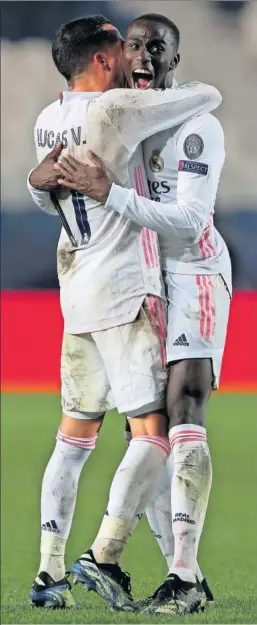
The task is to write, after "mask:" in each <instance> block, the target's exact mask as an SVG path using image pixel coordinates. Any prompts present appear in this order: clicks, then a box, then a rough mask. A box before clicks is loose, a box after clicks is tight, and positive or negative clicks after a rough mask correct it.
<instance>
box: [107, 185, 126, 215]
mask: <svg viewBox="0 0 257 625" xmlns="http://www.w3.org/2000/svg"><path fill="white" fill-rule="evenodd" d="M129 195H130V189H124V188H123V187H120V186H119V185H117V184H115V183H114V182H113V183H112V186H111V190H110V193H109V195H108V198H107V200H106V203H105V208H108V209H112V210H114V211H116V212H117V213H120V215H123V213H124V212H125V210H126V207H127V204H128V202H129Z"/></svg>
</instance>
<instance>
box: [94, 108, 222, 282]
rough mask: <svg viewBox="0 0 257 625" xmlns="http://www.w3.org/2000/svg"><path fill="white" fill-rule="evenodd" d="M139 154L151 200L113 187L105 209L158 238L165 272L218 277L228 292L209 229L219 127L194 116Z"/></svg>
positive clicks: (218, 166)
mask: <svg viewBox="0 0 257 625" xmlns="http://www.w3.org/2000/svg"><path fill="white" fill-rule="evenodd" d="M199 138H200V139H199ZM190 144H191V150H192V151H193V152H194V150H195V154H196V155H197V154H198V152H201V153H200V154H199V155H197V156H196V158H195V157H194V154H193V153H190V151H188V147H187V146H188V145H189V149H190ZM197 150H198V151H197ZM143 154H144V163H145V170H146V174H147V179H148V185H149V191H150V195H151V198H152V199H147V198H144V197H141V196H140V187H138V188H137V191H136V190H134V189H124V188H122V187H120V186H117V185H115V184H113V185H112V188H111V191H110V194H109V197H108V199H107V202H106V208H112V209H113V210H115V211H117V212H118V213H119V214H121V215H123V216H124V217H127V218H129V219H131V220H132V221H133V222H134V223H137V224H139V225H141V226H145V227H147V228H152V229H153V230H154V231H155V232H157V233H158V234H159V242H160V249H161V255H162V264H163V268H164V269H166V270H168V271H170V272H172V273H181V274H217V273H220V274H222V275H223V277H224V280H225V281H226V284H227V286H228V288H229V290H230V292H231V288H232V286H231V263H230V258H229V254H228V250H227V246H226V244H225V242H224V240H223V238H222V237H221V235H220V234H219V232H218V231H217V230H216V228H215V227H214V225H213V213H214V204H215V199H216V194H217V188H218V183H219V179H220V174H221V170H222V167H223V164H224V160H225V150H224V134H223V130H222V127H221V124H220V122H219V121H218V120H217V119H216V118H215V117H214V116H213V115H211V114H205V115H199V116H197V117H194V118H193V119H191V120H189V121H187V122H185V123H184V124H182V125H180V126H178V127H177V128H172V129H169V130H166V131H163V132H161V133H158V134H157V135H155V136H153V137H150V138H149V139H146V141H144V144H143ZM188 154H189V156H188ZM189 157H190V158H189Z"/></svg>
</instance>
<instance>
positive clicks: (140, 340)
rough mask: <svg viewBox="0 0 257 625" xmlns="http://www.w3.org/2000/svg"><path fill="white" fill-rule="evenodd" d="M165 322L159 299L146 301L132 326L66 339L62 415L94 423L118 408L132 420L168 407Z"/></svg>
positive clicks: (63, 346)
mask: <svg viewBox="0 0 257 625" xmlns="http://www.w3.org/2000/svg"><path fill="white" fill-rule="evenodd" d="M165 339H166V317H165V307H164V304H163V302H162V300H160V299H159V298H155V297H152V296H151V297H147V298H146V300H145V302H144V304H143V306H142V308H141V309H140V312H139V315H138V317H137V318H136V320H135V321H134V322H132V323H128V324H125V325H123V326H118V327H115V328H110V329H108V330H101V331H99V332H93V333H91V334H80V335H74V334H73V335H71V334H67V333H65V334H64V337H63V345H62V356H61V380H62V409H63V413H64V414H66V415H68V416H71V417H74V418H78V419H96V418H98V417H100V416H102V415H103V414H104V413H105V412H106V411H107V410H110V409H112V408H117V409H118V411H119V412H121V413H125V414H126V415H127V416H128V417H134V416H139V415H142V414H145V413H147V412H151V411H152V410H158V409H161V408H163V407H164V406H165V391H166V383H167V372H166V362H165Z"/></svg>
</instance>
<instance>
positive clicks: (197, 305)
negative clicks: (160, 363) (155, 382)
mask: <svg viewBox="0 0 257 625" xmlns="http://www.w3.org/2000/svg"><path fill="white" fill-rule="evenodd" d="M164 281H165V285H166V293H167V297H168V336H167V346H166V357H167V363H169V362H173V361H175V360H184V359H187V358H211V360H212V367H213V376H214V380H213V388H215V389H216V388H218V385H219V377H220V371H221V364H222V357H223V352H224V347H225V341H226V333H227V324H228V317H229V307H230V294H229V291H228V289H227V286H226V284H225V282H224V280H223V278H222V276H220V275H215V276H208V275H201V276H195V275H182V274H173V273H169V272H166V271H165V273H164Z"/></svg>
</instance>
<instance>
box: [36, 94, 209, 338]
mask: <svg viewBox="0 0 257 625" xmlns="http://www.w3.org/2000/svg"><path fill="white" fill-rule="evenodd" d="M220 102H221V96H220V94H219V92H218V91H217V90H216V89H215V88H214V87H209V86H208V85H203V84H201V83H193V84H192V85H190V84H189V85H183V86H182V87H180V88H178V89H172V90H167V91H154V90H151V91H145V92H143V91H135V90H123V89H119V90H111V91H109V92H108V93H105V94H102V95H101V94H96V93H80V92H78V93H70V92H64V94H63V98H62V100H58V101H56V102H54V103H52V104H51V105H50V106H48V107H46V108H45V109H44V110H43V111H42V113H41V114H40V115H39V118H38V120H37V123H36V127H35V143H36V149H37V156H38V160H39V162H41V161H42V159H43V158H44V157H45V156H46V154H47V153H48V152H49V151H50V150H51V149H52V148H53V146H54V145H55V144H56V143H57V142H58V141H59V140H61V141H62V143H63V147H64V151H67V152H69V153H71V154H73V155H74V156H75V157H76V158H77V159H78V160H81V161H85V162H86V161H87V149H88V148H90V149H92V150H93V151H94V152H95V153H96V154H97V155H98V156H99V157H100V158H101V159H102V160H103V161H104V163H105V165H106V166H107V169H108V170H109V172H110V173H111V175H112V176H113V179H114V180H115V182H117V183H119V184H122V185H126V186H128V187H130V186H133V187H135V188H137V190H138V192H139V193H140V194H142V195H148V189H147V180H146V176H145V171H144V163H143V154H142V147H141V145H140V143H141V142H142V141H143V140H144V139H146V138H147V137H149V136H151V135H152V134H154V133H156V132H158V131H161V130H163V129H165V128H167V127H170V126H177V125H178V124H181V123H183V122H184V121H185V120H188V119H190V118H191V117H192V116H194V115H195V114H200V113H203V112H206V111H210V110H213V109H215V108H216V107H217V106H218V105H219V104H220ZM28 186H29V189H30V192H31V194H32V197H33V199H34V201H35V202H36V203H37V204H38V205H39V206H40V208H42V209H43V210H46V211H47V212H50V213H52V214H56V210H55V206H54V204H53V203H52V200H51V197H50V194H49V193H44V192H40V191H37V190H36V189H33V188H32V187H31V185H28ZM58 201H59V204H60V206H61V207H62V209H63V212H64V214H65V216H66V219H67V221H68V223H69V226H70V228H71V231H72V233H73V236H74V239H75V241H76V246H74V247H71V244H70V241H69V238H68V236H67V234H66V232H65V230H64V229H62V232H61V236H60V240H59V244H58V253H57V261H58V277H59V282H60V288H61V306H62V312H63V316H64V321H65V331H66V332H68V333H70V334H80V333H84V332H93V331H97V330H103V329H107V328H110V327H113V326H116V325H120V324H124V323H128V322H130V321H133V319H134V318H135V317H136V315H137V313H138V311H139V308H140V306H141V303H142V301H143V299H144V298H145V296H146V295H147V294H151V295H155V296H159V297H164V292H163V283H162V277H161V267H160V260H159V250H158V240H157V235H156V234H155V233H154V232H152V231H149V230H146V229H145V228H142V227H141V226H138V225H137V224H134V223H132V222H131V221H130V220H128V219H127V218H126V217H124V216H121V215H118V214H116V213H113V212H110V211H108V210H107V209H106V208H105V207H104V206H103V205H101V204H100V203H99V202H97V201H95V200H92V199H89V198H86V197H84V196H82V195H80V194H78V193H72V194H69V193H67V192H64V193H62V192H61V193H60V194H59V198H58Z"/></svg>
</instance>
